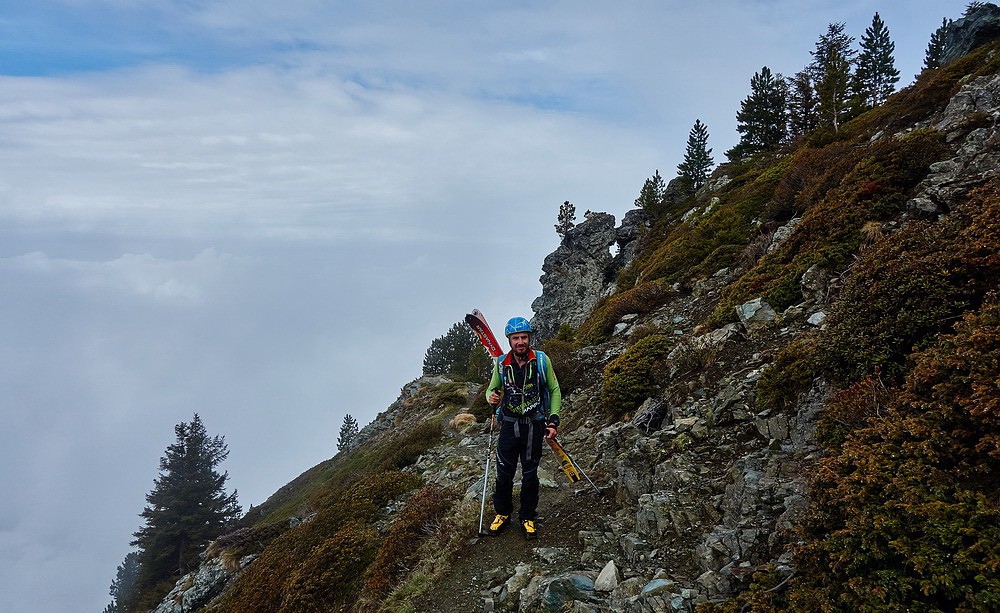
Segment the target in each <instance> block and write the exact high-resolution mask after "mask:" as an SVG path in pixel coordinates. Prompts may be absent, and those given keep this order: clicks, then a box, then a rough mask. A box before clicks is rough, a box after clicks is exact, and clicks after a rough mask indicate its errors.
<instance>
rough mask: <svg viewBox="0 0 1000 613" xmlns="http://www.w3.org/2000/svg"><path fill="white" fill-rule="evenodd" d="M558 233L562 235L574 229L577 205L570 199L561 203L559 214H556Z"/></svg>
mask: <svg viewBox="0 0 1000 613" xmlns="http://www.w3.org/2000/svg"><path fill="white" fill-rule="evenodd" d="M556 222H557V223H556V234H558V235H559V236H560V237H563V236H566V233H567V232H569V231H570V230H572V229H573V224H574V223H575V222H576V207H575V206H573V203H572V202H570V201H569V200H567V201H565V202H563V203H562V204H561V205H559V214H558V215H557V216H556Z"/></svg>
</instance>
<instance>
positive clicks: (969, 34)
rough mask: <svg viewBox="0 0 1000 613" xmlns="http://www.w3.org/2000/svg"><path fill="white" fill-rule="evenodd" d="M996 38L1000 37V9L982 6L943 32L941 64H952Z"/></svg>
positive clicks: (990, 4) (994, 6)
mask: <svg viewBox="0 0 1000 613" xmlns="http://www.w3.org/2000/svg"><path fill="white" fill-rule="evenodd" d="M998 37H1000V7H997V5H995V4H992V3H986V4H983V5H981V6H979V7H977V8H975V9H973V10H972V11H970V12H969V14H968V15H966V16H964V17H962V18H961V19H956V20H955V21H953V22H952V23H951V24H950V25H949V26H948V29H947V30H946V31H945V39H944V54H943V55H942V58H941V64H942V65H944V64H948V63H950V62H954V61H955V60H957V59H958V58H960V57H962V56H963V55H965V54H966V53H968V52H970V51H972V50H973V49H975V48H976V47H978V46H979V45H982V44H985V43H988V42H989V41H991V40H993V39H995V38H998Z"/></svg>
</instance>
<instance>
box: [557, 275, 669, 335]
mask: <svg viewBox="0 0 1000 613" xmlns="http://www.w3.org/2000/svg"><path fill="white" fill-rule="evenodd" d="M673 295H676V292H674V290H673V289H671V287H670V286H669V285H668V284H666V283H665V282H664V281H662V280H656V281H649V282H646V283H642V284H641V285H638V286H636V287H633V288H632V289H629V290H626V291H624V292H621V293H620V294H615V295H613V296H610V297H608V298H605V299H603V300H601V302H599V303H598V305H597V306H596V307H595V308H594V310H593V311H592V312H591V314H590V316H589V317H588V318H587V320H586V321H584V322H583V324H581V325H580V329H579V330H578V331H577V335H578V336H579V338H580V340H581V341H583V342H585V343H598V342H601V341H603V340H606V339H607V338H608V337H609V336H610V334H611V330H612V328H613V327H614V325H615V324H616V323H618V322H619V321H621V318H622V317H623V316H625V315H628V314H630V313H649V312H650V311H652V310H653V309H655V308H656V307H658V306H660V305H662V304H663V303H664V302H665V301H666V299H667V298H668V297H669V296H673Z"/></svg>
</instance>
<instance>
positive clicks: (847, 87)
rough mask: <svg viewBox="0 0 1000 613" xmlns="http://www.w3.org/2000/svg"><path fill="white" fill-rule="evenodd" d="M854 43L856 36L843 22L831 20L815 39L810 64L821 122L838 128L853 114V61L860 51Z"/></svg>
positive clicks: (835, 129) (836, 129) (822, 124)
mask: <svg viewBox="0 0 1000 613" xmlns="http://www.w3.org/2000/svg"><path fill="white" fill-rule="evenodd" d="M853 43H854V37H852V36H848V35H847V34H845V33H844V24H843V23H831V24H830V25H829V26H828V27H827V31H826V34H824V35H822V36H820V38H819V40H818V41H816V49H815V50H814V51H812V56H813V61H812V62H811V63H810V64H809V66H808V67H807V70H808V71H809V73H810V77H811V78H812V80H813V83H814V85H815V88H816V102H817V104H816V109H817V111H818V114H819V124H820V125H821V126H829V127H832V128H833V130H834V131H835V132H836V131H839V130H840V125H841V124H842V123H843V122H844V121H846V120H847V119H849V118H850V111H851V107H850V104H849V101H850V100H851V97H852V92H851V81H852V78H851V62H852V61H853V60H854V56H855V55H856V53H857V52H856V51H854V50H853V49H851V45H852V44H853Z"/></svg>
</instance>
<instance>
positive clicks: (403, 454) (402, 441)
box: [375, 420, 444, 470]
mask: <svg viewBox="0 0 1000 613" xmlns="http://www.w3.org/2000/svg"><path fill="white" fill-rule="evenodd" d="M443 434H444V425H443V424H442V423H441V421H439V420H433V421H425V422H423V423H421V424H419V425H417V426H415V427H413V428H412V429H410V430H408V431H406V432H405V433H403V434H402V435H401V436H399V437H397V438H396V439H395V440H394V441H393V442H392V443H391V444H386V445H383V446H382V449H381V453H380V457H379V459H378V460H376V461H375V466H376V467H377V468H379V469H381V470H393V469H396V470H398V469H401V468H406V467H407V466H409V465H410V464H413V463H414V462H416V461H417V459H418V458H419V457H420V456H421V454H423V453H424V452H425V451H427V450H428V449H430V448H431V447H434V446H436V445H438V444H440V443H441V436H442V435H443Z"/></svg>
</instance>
